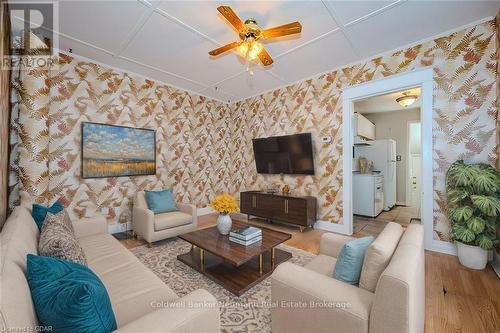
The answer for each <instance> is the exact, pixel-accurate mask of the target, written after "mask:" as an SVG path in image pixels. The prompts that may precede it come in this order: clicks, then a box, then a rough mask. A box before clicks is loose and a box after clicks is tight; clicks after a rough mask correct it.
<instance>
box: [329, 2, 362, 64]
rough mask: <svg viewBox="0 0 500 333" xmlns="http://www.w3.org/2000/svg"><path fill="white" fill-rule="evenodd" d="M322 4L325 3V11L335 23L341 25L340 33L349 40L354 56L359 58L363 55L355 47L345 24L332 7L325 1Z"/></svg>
mask: <svg viewBox="0 0 500 333" xmlns="http://www.w3.org/2000/svg"><path fill="white" fill-rule="evenodd" d="M321 2H322V3H323V6H325V9H326V11H327V12H328V14H330V16H331V17H332V19H333V20H334V21H335V22H337V24H338V25H339V29H340V31H342V34H343V35H344V37H345V39H346V40H347V42H348V43H349V45H350V46H351V49H352V50H353V51H354V54H356V56H357V57H358V58H359V57H360V54H361V53H360V52H359V50H358V48H357V47H356V46H354V43H353V42H352V41H351V38H350V36H349V34H348V33H347V31H346V29H345V26H344V24H342V20H341V19H340V18H339V16H338V14H337V13H336V12H335V10H334V9H333V8H332V6H330V5H329V4H326V3H325V1H324V0H321Z"/></svg>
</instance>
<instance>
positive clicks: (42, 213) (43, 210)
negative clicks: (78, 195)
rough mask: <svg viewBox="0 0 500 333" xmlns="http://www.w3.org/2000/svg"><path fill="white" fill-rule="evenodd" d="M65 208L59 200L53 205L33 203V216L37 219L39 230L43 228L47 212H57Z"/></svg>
mask: <svg viewBox="0 0 500 333" xmlns="http://www.w3.org/2000/svg"><path fill="white" fill-rule="evenodd" d="M63 209H64V207H63V205H61V203H60V202H59V200H58V201H56V202H55V203H54V204H53V205H52V206H50V207H45V206H42V205H39V204H33V207H32V210H31V216H33V219H34V220H35V223H36V225H37V226H38V231H41V230H42V225H43V221H45V217H46V216H47V213H52V214H57V213H59V212H61V211H62V210H63Z"/></svg>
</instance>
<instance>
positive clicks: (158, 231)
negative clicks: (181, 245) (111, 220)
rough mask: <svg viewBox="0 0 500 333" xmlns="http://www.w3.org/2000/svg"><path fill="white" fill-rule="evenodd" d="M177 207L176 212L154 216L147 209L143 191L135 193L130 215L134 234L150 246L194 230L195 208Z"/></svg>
mask: <svg viewBox="0 0 500 333" xmlns="http://www.w3.org/2000/svg"><path fill="white" fill-rule="evenodd" d="M177 207H178V208H179V210H178V211H175V212H168V213H161V214H156V215H155V214H154V213H153V212H152V211H151V210H149V209H148V204H147V203H146V195H145V193H144V191H140V192H137V193H136V195H135V197H134V208H133V215H132V223H133V226H134V231H135V233H136V234H137V235H138V236H140V237H142V238H144V240H145V241H146V242H148V244H149V245H151V243H153V242H157V241H159V240H163V239H166V238H171V237H175V236H178V235H181V234H185V233H188V232H191V231H194V230H196V227H197V225H198V216H197V212H196V206H195V205H191V204H184V203H177Z"/></svg>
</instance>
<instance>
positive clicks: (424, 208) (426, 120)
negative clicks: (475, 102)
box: [316, 67, 456, 254]
mask: <svg viewBox="0 0 500 333" xmlns="http://www.w3.org/2000/svg"><path fill="white" fill-rule="evenodd" d="M433 82H434V81H433V69H432V67H426V68H421V69H416V70H413V71H409V72H405V73H400V74H396V75H392V76H390V77H387V78H383V79H379V80H374V81H370V82H367V83H363V84H359V85H356V86H352V87H349V88H346V89H345V90H344V91H343V94H342V98H343V104H342V106H343V108H342V119H343V121H342V133H343V134H342V141H343V147H344V149H343V152H342V159H343V162H342V166H343V170H349V171H348V172H344V173H343V181H342V201H343V204H342V205H343V218H342V224H333V223H328V222H321V221H319V222H318V223H317V224H316V227H317V228H320V229H324V230H329V231H333V232H338V233H343V234H349V235H351V234H353V219H352V216H353V207H352V186H353V184H352V171H351V170H352V167H353V157H352V154H353V147H354V139H353V128H352V126H353V118H352V117H353V115H354V102H355V101H356V100H359V99H363V98H369V97H372V96H377V95H381V94H387V93H390V92H397V91H401V90H404V89H410V88H415V87H419V88H420V89H421V99H422V101H421V116H420V119H421V139H420V142H421V149H422V151H421V159H420V170H421V175H422V176H421V180H422V181H421V190H420V207H421V213H420V215H421V222H422V224H423V225H424V230H425V232H424V241H425V248H426V249H429V250H433V251H439V252H443V253H448V254H456V247H455V246H454V245H453V244H451V243H448V242H444V241H441V240H438V239H434V236H433V229H434V227H433V201H434V199H433V196H434V192H433V170H432V165H433V158H432V112H433V111H432V99H433V95H432V93H433Z"/></svg>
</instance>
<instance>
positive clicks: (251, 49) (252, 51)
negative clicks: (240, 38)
mask: <svg viewBox="0 0 500 333" xmlns="http://www.w3.org/2000/svg"><path fill="white" fill-rule="evenodd" d="M263 48H264V46H262V44H261V43H259V42H258V41H256V40H250V41H244V42H243V43H241V44H240V46H238V52H239V53H240V54H241V56H242V57H243V58H246V59H248V60H255V59H257V57H258V56H259V54H260V52H262V49H263Z"/></svg>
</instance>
